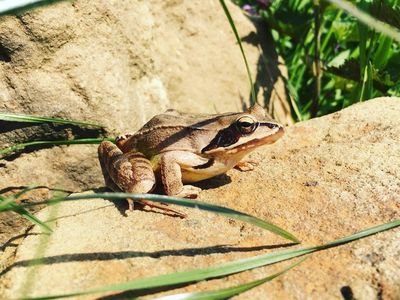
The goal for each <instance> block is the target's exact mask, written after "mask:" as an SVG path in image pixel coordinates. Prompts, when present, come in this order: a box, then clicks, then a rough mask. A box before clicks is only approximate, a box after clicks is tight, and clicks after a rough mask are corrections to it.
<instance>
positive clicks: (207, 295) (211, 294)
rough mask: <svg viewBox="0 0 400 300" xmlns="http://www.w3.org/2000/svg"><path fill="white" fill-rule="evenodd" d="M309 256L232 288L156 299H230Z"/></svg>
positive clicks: (283, 271) (274, 276)
mask: <svg viewBox="0 0 400 300" xmlns="http://www.w3.org/2000/svg"><path fill="white" fill-rule="evenodd" d="M306 259H307V257H305V258H302V259H300V260H299V261H297V262H295V263H293V264H291V265H290V266H288V267H286V268H285V269H283V270H281V271H279V272H277V273H275V274H272V275H270V276H267V277H264V278H261V279H258V280H254V281H251V282H247V283H244V284H240V285H236V286H232V287H230V288H226V289H220V290H215V291H206V292H194V293H184V294H175V295H169V296H165V297H160V298H156V300H173V299H179V300H219V299H228V298H230V297H233V296H236V295H239V294H241V293H243V292H246V291H248V290H250V289H252V288H255V287H257V286H259V285H261V284H263V283H266V282H268V281H271V280H273V279H275V278H276V277H278V276H280V275H282V274H284V273H286V272H287V271H289V270H290V269H293V268H294V267H296V266H297V265H299V264H301V263H302V262H303V261H305V260H306Z"/></svg>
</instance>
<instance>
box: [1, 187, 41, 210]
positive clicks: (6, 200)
mask: <svg viewBox="0 0 400 300" xmlns="http://www.w3.org/2000/svg"><path fill="white" fill-rule="evenodd" d="M36 188H37V186H36V185H29V186H27V187H25V188H24V189H22V190H21V191H19V192H17V193H15V194H13V195H11V196H9V197H7V198H4V197H2V199H0V200H3V201H1V202H0V212H1V211H3V210H5V209H6V208H7V207H8V204H9V203H12V202H15V201H16V200H17V199H18V198H19V197H21V196H22V195H23V194H25V193H27V192H29V191H31V190H34V189H36Z"/></svg>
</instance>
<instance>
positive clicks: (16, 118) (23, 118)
mask: <svg viewBox="0 0 400 300" xmlns="http://www.w3.org/2000/svg"><path fill="white" fill-rule="evenodd" d="M0 5H1V2H0ZM0 120H1V121H10V122H23V123H56V124H67V125H76V126H80V127H94V128H104V126H102V125H99V124H95V123H88V122H81V121H73V120H66V119H61V118H50V117H38V116H31V115H23V114H13V113H7V112H0Z"/></svg>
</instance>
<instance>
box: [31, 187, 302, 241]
mask: <svg viewBox="0 0 400 300" xmlns="http://www.w3.org/2000/svg"><path fill="white" fill-rule="evenodd" d="M96 198H103V199H126V198H131V199H134V200H138V201H140V200H143V199H147V200H151V201H154V202H162V203H169V204H175V205H179V206H184V207H189V208H198V209H200V210H204V211H209V212H213V213H217V214H220V215H224V216H226V217H228V218H232V219H237V220H240V221H243V222H246V223H249V224H253V225H255V226H258V227H260V228H262V229H266V230H268V231H270V232H272V233H275V234H277V235H279V236H281V237H283V238H285V239H288V240H290V241H292V242H294V243H300V241H299V240H298V239H297V238H296V237H295V236H294V235H293V234H291V233H289V232H287V231H286V230H284V229H282V228H280V227H278V226H276V225H274V224H271V223H268V222H265V221H263V220H261V219H259V218H256V217H253V216H250V215H248V214H245V213H242V212H239V211H236V210H233V209H230V208H226V207H223V206H219V205H213V204H208V203H205V202H201V201H198V200H193V199H191V200H188V199H182V198H176V197H170V196H163V195H153V194H130V193H97V194H90V195H76V196H67V197H57V198H53V199H50V200H47V201H42V202H35V203H28V204H26V205H25V206H24V207H27V206H31V205H38V204H52V203H57V202H59V201H75V200H84V199H96Z"/></svg>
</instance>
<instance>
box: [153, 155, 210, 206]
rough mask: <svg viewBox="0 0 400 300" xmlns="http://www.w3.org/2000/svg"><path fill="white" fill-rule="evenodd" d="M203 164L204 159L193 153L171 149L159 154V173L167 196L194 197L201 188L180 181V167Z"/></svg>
mask: <svg viewBox="0 0 400 300" xmlns="http://www.w3.org/2000/svg"><path fill="white" fill-rule="evenodd" d="M202 164H204V160H203V159H201V158H199V157H198V156H196V155H195V154H194V153H191V152H186V151H171V152H166V153H163V154H162V155H161V158H160V174H161V181H162V183H163V187H164V191H165V193H166V194H167V195H169V196H176V197H181V198H196V197H197V196H198V194H199V193H200V191H201V189H200V188H198V187H195V186H192V185H184V184H183V182H182V167H185V166H187V167H192V166H195V165H202Z"/></svg>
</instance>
